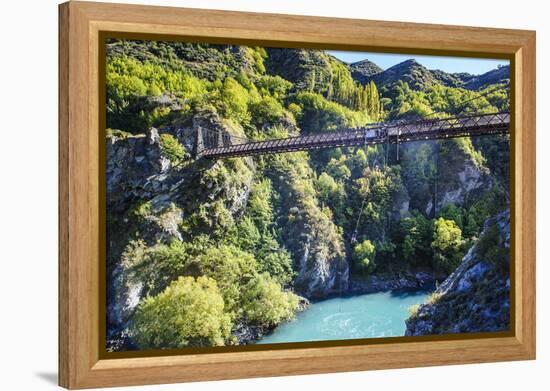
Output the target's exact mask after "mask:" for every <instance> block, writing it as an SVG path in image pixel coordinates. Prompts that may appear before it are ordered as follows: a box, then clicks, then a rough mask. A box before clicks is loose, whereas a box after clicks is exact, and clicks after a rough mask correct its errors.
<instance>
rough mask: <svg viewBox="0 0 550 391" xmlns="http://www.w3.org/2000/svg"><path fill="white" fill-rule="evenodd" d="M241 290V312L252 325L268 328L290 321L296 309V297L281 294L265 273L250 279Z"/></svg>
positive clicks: (276, 284) (274, 282)
mask: <svg viewBox="0 0 550 391" xmlns="http://www.w3.org/2000/svg"><path fill="white" fill-rule="evenodd" d="M243 290H244V293H243V312H244V315H245V316H246V318H247V319H248V320H250V321H251V322H252V323H254V324H260V325H266V326H270V325H275V324H277V323H280V322H282V321H284V320H288V319H292V318H293V317H294V312H295V311H296V309H297V308H298V296H296V295H295V294H294V293H292V292H283V291H282V290H281V285H279V283H277V282H276V281H275V280H274V279H273V278H272V277H271V276H270V275H269V274H267V273H264V274H259V275H257V276H255V277H254V278H252V279H251V280H250V281H249V282H248V283H247V284H246V285H245V286H244V289H243Z"/></svg>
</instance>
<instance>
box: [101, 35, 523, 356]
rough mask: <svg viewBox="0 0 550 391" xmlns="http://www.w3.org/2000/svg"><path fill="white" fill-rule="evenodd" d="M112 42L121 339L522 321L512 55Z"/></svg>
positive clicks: (500, 325) (436, 330)
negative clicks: (517, 302) (517, 303)
mask: <svg viewBox="0 0 550 391" xmlns="http://www.w3.org/2000/svg"><path fill="white" fill-rule="evenodd" d="M104 53H105V59H104V66H105V69H104V70H103V71H102V75H103V82H104V85H102V88H104V92H105V93H104V97H105V99H104V102H100V110H103V115H104V117H105V129H104V133H103V134H102V135H101V139H102V141H101V142H103V143H105V147H104V152H105V153H104V156H103V158H104V159H105V161H104V164H103V166H102V167H103V168H104V172H102V175H103V180H104V181H105V184H104V186H105V198H106V199H105V205H106V208H105V209H106V210H105V221H104V222H103V224H105V232H104V234H105V243H106V253H105V265H104V266H105V281H104V282H103V283H104V284H105V290H106V297H105V302H104V303H101V304H102V305H104V306H105V311H104V314H105V317H106V319H104V320H102V321H104V322H105V328H106V332H105V337H106V340H105V341H104V344H105V350H106V352H130V351H154V350H159V349H162V350H167V349H186V348H194V350H193V351H194V352H197V350H196V349H197V348H199V350H198V351H200V348H213V347H236V346H244V345H258V348H260V345H266V346H265V349H269V348H270V347H274V346H285V344H303V345H304V346H306V347H307V346H308V344H311V343H322V342H326V341H332V342H334V341H349V340H354V341H363V342H364V341H367V342H368V341H374V340H376V339H380V338H382V339H384V340H387V341H392V340H398V339H403V340H405V339H407V338H408V339H409V340H414V338H415V337H419V336H424V337H425V336H431V337H433V336H439V337H441V336H455V337H456V336H462V337H464V338H468V336H469V335H472V336H474V335H477V336H479V335H480V334H481V335H483V334H485V333H487V334H488V333H497V332H509V331H510V330H511V324H512V325H513V322H512V321H511V316H512V315H511V314H512V311H511V292H512V291H513V284H511V283H510V277H511V270H512V269H513V268H512V267H511V263H512V261H511V251H510V244H511V239H510V237H511V235H510V205H514V199H513V197H512V198H511V195H510V194H511V191H510V189H511V188H513V187H512V186H513V183H511V182H512V180H511V174H510V173H511V167H510V161H511V137H510V122H511V121H510V106H511V100H510V96H511V95H510V86H511V82H510V77H511V74H512V73H511V71H510V67H511V64H510V61H509V60H506V59H502V58H489V57H484V58H480V57H475V56H471V57H456V56H439V55H438V56H436V55H428V54H411V53H398V52H385V53H381V52H365V51H346V50H340V48H338V50H328V49H314V48H300V47H267V46H252V45H250V46H246V45H240V44H239V45H235V44H214V43H206V42H198V41H197V42H191V41H180V40H178V41H175V40H168V39H133V38H132V39H129V38H128V39H127V38H112V37H110V38H107V39H106V40H105V47H104ZM512 215H513V212H512ZM512 280H513V279H512ZM287 346H288V345H287Z"/></svg>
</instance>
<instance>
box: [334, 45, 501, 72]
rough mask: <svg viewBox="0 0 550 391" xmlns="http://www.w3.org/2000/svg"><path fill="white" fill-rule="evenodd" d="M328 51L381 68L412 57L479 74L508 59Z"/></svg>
mask: <svg viewBox="0 0 550 391" xmlns="http://www.w3.org/2000/svg"><path fill="white" fill-rule="evenodd" d="M327 52H328V53H330V54H332V55H333V56H335V57H337V58H339V59H340V60H342V61H345V62H356V61H361V60H364V59H368V60H370V61H372V62H374V63H375V64H377V65H378V66H379V67H380V68H382V69H388V68H389V67H391V66H393V65H395V64H399V63H400V62H403V61H405V60H408V59H411V58H414V59H415V60H416V61H418V62H419V63H420V64H422V65H424V66H425V67H426V68H428V69H440V70H442V71H445V72H448V73H455V72H468V73H471V74H474V75H479V74H481V73H485V72H487V71H490V70H491V69H495V68H496V67H497V66H498V65H508V64H509V61H508V60H492V59H484V58H464V57H440V56H419V55H415V54H387V53H369V52H344V51H336V50H328V51H327Z"/></svg>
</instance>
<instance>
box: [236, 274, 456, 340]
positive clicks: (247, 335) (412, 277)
mask: <svg viewBox="0 0 550 391" xmlns="http://www.w3.org/2000/svg"><path fill="white" fill-rule="evenodd" d="M445 278H446V276H445V275H443V274H441V273H435V272H433V271H430V270H425V269H417V270H413V271H407V272H399V273H385V274H379V275H378V274H375V275H368V276H365V277H361V276H352V277H351V278H350V281H349V285H348V289H347V290H345V291H343V292H342V293H341V294H339V293H338V294H334V293H333V294H329V295H327V296H326V297H323V298H315V299H311V300H308V299H306V298H304V297H301V302H300V308H299V311H298V315H297V316H299V314H300V313H301V312H303V311H305V310H307V309H308V308H310V307H311V306H312V305H316V304H318V303H323V302H327V300H334V299H349V298H354V297H359V296H362V295H367V294H375V293H385V292H392V291H395V292H398V291H406V290H411V291H432V290H433V289H435V286H436V284H437V283H441V282H442V281H444V280H445ZM414 304H416V303H414ZM407 308H408V307H407ZM407 314H408V312H407ZM279 326H281V325H269V326H254V325H249V324H244V323H242V324H239V325H237V327H236V328H235V329H234V331H233V335H234V336H235V337H236V338H237V341H238V344H239V345H248V344H252V343H261V342H260V341H262V339H263V338H264V337H266V336H269V335H271V334H272V333H273V332H274V330H275V329H277V327H279Z"/></svg>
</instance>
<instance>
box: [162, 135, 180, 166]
mask: <svg viewBox="0 0 550 391" xmlns="http://www.w3.org/2000/svg"><path fill="white" fill-rule="evenodd" d="M160 150H161V152H162V154H163V155H164V156H166V158H167V159H168V160H170V162H171V163H172V164H178V163H179V162H180V161H182V160H183V159H184V158H185V157H186V153H185V148H184V147H183V145H181V144H180V143H179V141H178V139H177V138H175V137H174V136H172V135H171V134H168V133H163V134H161V135H160Z"/></svg>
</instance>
